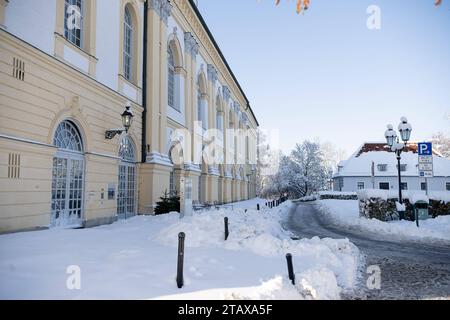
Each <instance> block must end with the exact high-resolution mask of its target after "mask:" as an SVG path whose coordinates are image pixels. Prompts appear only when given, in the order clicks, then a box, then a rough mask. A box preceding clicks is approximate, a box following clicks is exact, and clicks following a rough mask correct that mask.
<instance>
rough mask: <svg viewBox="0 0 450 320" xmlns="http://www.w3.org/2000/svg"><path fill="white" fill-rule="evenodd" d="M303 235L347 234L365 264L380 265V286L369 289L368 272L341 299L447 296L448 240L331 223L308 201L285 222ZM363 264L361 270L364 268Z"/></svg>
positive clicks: (449, 290)
mask: <svg viewBox="0 0 450 320" xmlns="http://www.w3.org/2000/svg"><path fill="white" fill-rule="evenodd" d="M285 227H286V228H287V229H289V230H290V231H291V232H292V233H294V234H295V235H296V236H298V237H302V238H305V237H306V238H312V237H314V236H319V237H320V238H325V237H327V238H335V239H343V238H347V239H349V240H350V241H351V242H353V243H354V244H355V245H356V246H357V247H358V248H359V250H360V251H361V253H362V254H363V255H364V256H365V262H366V267H367V266H370V265H377V266H379V267H380V269H381V289H380V290H369V289H368V288H367V285H366V282H367V278H368V276H369V275H368V274H365V272H361V274H362V276H361V279H360V281H359V285H358V286H357V289H356V290H355V292H353V293H350V294H345V295H344V296H343V298H344V299H402V300H403V299H408V300H409V299H442V298H444V299H450V243H448V242H436V243H435V242H433V243H431V242H427V243H424V242H414V241H400V240H397V239H392V238H387V237H383V236H380V235H377V234H371V233H368V232H364V231H361V230H354V229H351V230H350V229H348V230H347V229H345V228H344V227H342V226H336V225H333V224H332V223H331V222H330V221H328V219H327V218H326V217H325V216H323V215H322V214H320V213H319V212H318V211H317V210H316V209H315V207H314V206H313V205H312V204H311V203H298V204H297V206H296V207H294V208H293V209H292V211H291V213H290V215H289V218H288V219H287V222H286V226H285ZM365 270H366V268H364V270H363V271H365Z"/></svg>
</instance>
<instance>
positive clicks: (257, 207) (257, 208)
mask: <svg viewBox="0 0 450 320" xmlns="http://www.w3.org/2000/svg"><path fill="white" fill-rule="evenodd" d="M256 210H258V211H259V203H258V204H257V205H256Z"/></svg>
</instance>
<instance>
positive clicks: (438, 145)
mask: <svg viewBox="0 0 450 320" xmlns="http://www.w3.org/2000/svg"><path fill="white" fill-rule="evenodd" d="M432 142H433V147H434V148H435V149H436V150H437V151H438V152H439V153H440V154H442V155H443V156H444V157H446V158H449V159H450V137H447V136H446V135H444V134H443V133H442V132H439V133H437V134H435V135H434V136H433V138H432Z"/></svg>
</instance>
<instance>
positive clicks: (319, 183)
mask: <svg viewBox="0 0 450 320" xmlns="http://www.w3.org/2000/svg"><path fill="white" fill-rule="evenodd" d="M290 159H291V161H292V166H293V170H292V171H293V172H291V173H293V176H292V178H291V180H293V181H291V183H290V185H291V187H292V188H293V190H292V191H294V193H295V194H296V195H297V196H307V195H310V194H311V193H312V192H315V191H320V190H325V189H326V188H327V184H328V181H329V179H330V178H331V174H332V168H330V167H329V166H327V163H326V162H325V160H324V156H323V152H322V150H321V147H320V144H319V143H314V142H310V141H305V142H303V143H302V144H297V145H296V146H295V149H294V150H293V151H292V153H291V155H290Z"/></svg>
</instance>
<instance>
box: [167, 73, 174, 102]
mask: <svg viewBox="0 0 450 320" xmlns="http://www.w3.org/2000/svg"><path fill="white" fill-rule="evenodd" d="M168 76H169V85H168V90H169V106H171V107H172V108H175V70H173V68H171V67H170V66H169V75H168Z"/></svg>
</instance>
